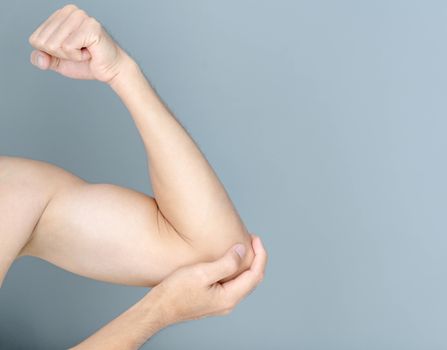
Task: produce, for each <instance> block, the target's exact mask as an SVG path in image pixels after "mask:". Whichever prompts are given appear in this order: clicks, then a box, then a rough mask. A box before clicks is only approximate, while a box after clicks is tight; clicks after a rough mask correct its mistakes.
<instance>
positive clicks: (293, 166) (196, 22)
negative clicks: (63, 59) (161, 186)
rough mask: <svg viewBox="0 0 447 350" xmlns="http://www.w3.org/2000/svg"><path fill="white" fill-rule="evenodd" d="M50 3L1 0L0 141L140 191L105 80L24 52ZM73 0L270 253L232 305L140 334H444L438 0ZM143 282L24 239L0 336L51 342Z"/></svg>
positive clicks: (110, 313)
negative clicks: (66, 71) (155, 96)
mask: <svg viewBox="0 0 447 350" xmlns="http://www.w3.org/2000/svg"><path fill="white" fill-rule="evenodd" d="M65 4H66V2H63V1H49V0H46V1H14V2H12V1H8V2H1V3H0V45H1V51H0V77H1V80H0V153H1V154H6V155H14V156H22V157H29V158H33V159H39V160H44V161H47V162H51V163H54V164H57V165H58V166H61V167H63V168H65V169H67V170H69V171H72V172H74V173H75V174H77V175H78V176H81V177H83V178H84V179H86V180H88V181H91V182H109V183H115V184H118V185H122V186H126V187H130V188H134V189H137V190H140V191H143V192H146V193H148V194H152V190H151V188H150V182H149V178H148V174H147V168H146V160H145V153H144V148H143V144H142V142H141V140H140V137H139V135H138V132H137V129H136V128H135V126H134V124H133V121H132V119H131V118H130V116H129V114H128V112H127V110H126V109H125V107H124V106H123V105H122V103H121V101H120V100H119V99H118V97H117V96H115V95H114V93H113V91H112V90H111V89H109V88H108V87H107V86H105V85H102V84H101V83H99V82H95V81H81V80H71V79H68V78H65V77H62V76H59V75H57V74H56V73H54V72H50V71H47V72H44V71H40V70H39V69H37V68H35V67H33V66H32V65H31V64H30V63H29V54H30V52H31V50H32V49H31V47H30V45H29V44H28V41H27V39H28V36H29V35H30V34H31V33H32V32H33V31H34V30H35V28H37V26H38V25H39V24H40V23H41V22H43V21H44V20H45V19H46V18H47V17H48V16H49V15H50V14H51V13H52V12H53V11H55V10H56V9H57V8H59V7H61V6H63V5H65ZM75 4H77V5H78V6H79V7H81V8H83V9H85V10H86V11H87V12H88V13H89V14H90V15H91V16H94V17H96V18H97V19H98V20H99V21H100V22H101V23H102V24H103V25H104V26H105V28H106V29H107V30H108V31H109V32H110V33H111V34H112V36H113V37H114V38H115V39H116V40H117V41H118V42H119V43H120V45H121V46H122V47H123V48H124V49H125V50H127V51H128V52H129V53H130V54H131V55H132V56H133V57H134V58H135V59H136V60H137V61H138V62H139V63H140V65H141V66H142V68H143V70H144V71H145V73H146V74H147V76H148V77H149V78H150V80H151V82H152V84H153V85H154V86H155V88H156V89H157V91H158V92H159V94H160V95H161V97H162V98H163V100H164V101H165V102H166V103H167V104H168V106H169V107H170V108H171V109H172V110H173V112H174V113H175V114H176V117H177V118H178V119H179V120H180V121H181V122H182V123H183V125H184V126H185V127H186V128H187V130H188V131H189V132H190V134H191V135H192V136H193V138H194V139H195V140H196V141H197V143H198V144H199V145H200V147H201V149H202V150H203V152H204V153H205V154H206V156H207V158H208V160H209V161H210V163H211V164H212V166H213V167H214V168H215V170H216V171H217V173H218V175H219V177H220V178H221V180H222V181H223V183H224V185H225V187H226V188H227V190H228V192H229V194H230V196H231V198H232V200H233V201H234V203H235V205H236V207H237V209H238V210H239V212H240V214H241V216H242V218H243V219H244V221H245V223H246V225H247V227H248V228H249V229H250V230H251V231H252V232H255V233H257V234H259V235H260V236H262V237H263V239H264V242H265V245H266V247H267V249H268V251H269V254H270V263H269V266H268V269H267V275H266V278H265V280H264V283H263V284H262V285H261V286H259V288H258V289H257V290H256V291H255V292H254V293H253V294H252V295H251V296H250V297H249V298H247V299H246V300H244V301H243V302H242V303H241V304H240V305H239V306H238V308H237V309H236V310H235V311H234V312H233V313H232V314H231V315H229V316H228V317H221V318H218V317H215V318H208V319H203V320H200V321H193V322H189V323H183V324H179V325H175V326H171V327H169V328H167V329H165V330H163V331H162V332H160V333H159V334H157V335H156V336H155V337H153V338H152V339H151V340H150V342H149V343H147V344H146V345H145V347H144V348H145V349H182V348H188V349H216V350H217V349H220V350H223V349H229V348H231V349H273V348H275V349H343V350H346V349H356V350H358V349H365V350H366V349H406V350H410V349H445V348H446V347H447V332H445V329H446V324H447V299H446V295H447V282H446V278H447V274H446V272H447V271H446V266H447V256H446V246H447V236H446V234H447V186H446V179H447V166H446V146H447V139H446V128H447V121H446V117H447V99H446V92H447V91H446V90H447V74H446V62H447V48H446V34H447V3H446V2H445V1H395V0H377V1H345V0H342V1H331V0H327V1H322V0H312V1H311V0H309V1H293V0H290V1H287V0H280V1H273V0H271V1H254V0H251V1H247V0H239V1H237V0H231V1H181V0H178V1H161V0H160V1H126V2H124V1H78V2H75ZM0 215H1V213H0ZM146 291H147V289H145V288H135V287H126V286H118V285H112V284H107V283H101V282H97V281H93V280H90V279H86V278H83V277H79V276H76V275H74V274H71V273H69V272H66V271H63V270H60V269H58V268H57V267H54V266H52V265H50V264H48V263H46V262H43V261H39V260H37V259H34V258H30V257H26V258H22V259H20V260H18V261H17V262H16V263H15V264H14V265H13V267H12V268H11V270H10V271H9V274H8V275H7V277H6V280H5V283H4V287H3V288H2V289H1V290H0V348H1V349H62V348H67V347H69V346H72V345H74V344H76V343H77V342H79V341H81V340H82V339H84V338H86V337H87V336H89V335H90V334H91V333H93V332H94V331H95V330H96V329H98V328H99V327H100V326H102V325H104V324H105V323H107V322H108V321H110V320H111V319H112V318H114V317H116V316H117V315H118V314H119V313H121V312H122V311H124V310H125V309H126V308H128V307H129V306H130V305H132V304H133V303H134V302H136V301H137V300H138V299H139V298H140V297H141V296H142V295H144V294H145V293H146Z"/></svg>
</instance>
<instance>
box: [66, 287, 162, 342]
mask: <svg viewBox="0 0 447 350" xmlns="http://www.w3.org/2000/svg"><path fill="white" fill-rule="evenodd" d="M162 310H163V309H162V306H161V305H160V303H159V299H158V298H157V296H155V295H153V294H151V293H149V294H147V295H146V296H145V297H143V298H142V299H141V300H140V301H138V302H137V303H136V304H134V305H133V306H132V307H131V308H129V309H128V310H126V311H125V312H123V313H122V314H121V315H119V316H118V317H117V318H115V319H114V320H113V321H111V322H109V323H108V324H107V325H105V326H104V327H102V328H101V329H99V330H98V331H97V332H96V333H94V334H93V335H91V336H90V337H89V338H87V339H85V340H84V341H83V342H82V343H80V344H78V345H77V346H75V347H74V348H72V350H90V349H98V350H101V349H107V350H114V349H119V350H134V349H139V348H140V347H141V346H142V345H143V344H144V343H145V342H146V341H147V340H148V339H149V338H150V337H151V336H152V335H154V334H155V333H157V332H158V331H159V330H161V329H162V328H164V327H166V326H167V325H168V324H167V323H166V321H165V317H164V313H163V311H162Z"/></svg>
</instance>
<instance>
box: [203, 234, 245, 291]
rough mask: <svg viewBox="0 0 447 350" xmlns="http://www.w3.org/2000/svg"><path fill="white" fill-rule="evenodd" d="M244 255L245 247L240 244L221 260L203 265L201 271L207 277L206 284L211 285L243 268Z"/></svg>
mask: <svg viewBox="0 0 447 350" xmlns="http://www.w3.org/2000/svg"><path fill="white" fill-rule="evenodd" d="M244 255H245V247H244V245H243V244H240V243H238V244H236V245H234V246H233V247H232V248H230V249H229V250H228V251H227V252H226V253H225V255H224V256H223V257H221V258H220V259H218V260H215V261H212V262H208V263H203V264H202V265H201V269H202V271H203V273H204V276H205V283H206V284H208V285H211V284H213V283H216V282H218V281H220V280H222V279H224V278H225V277H228V276H231V275H232V274H234V273H236V272H237V270H238V269H239V267H240V266H241V263H242V259H243V257H244Z"/></svg>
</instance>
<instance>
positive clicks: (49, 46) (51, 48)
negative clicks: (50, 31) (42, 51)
mask: <svg viewBox="0 0 447 350" xmlns="http://www.w3.org/2000/svg"><path fill="white" fill-rule="evenodd" d="M45 48H46V49H47V50H49V51H56V50H57V49H58V48H59V47H58V45H57V44H56V43H54V42H49V43H46V44H45Z"/></svg>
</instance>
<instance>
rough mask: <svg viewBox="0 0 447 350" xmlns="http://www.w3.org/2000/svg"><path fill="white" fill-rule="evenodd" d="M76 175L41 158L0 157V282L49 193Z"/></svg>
mask: <svg viewBox="0 0 447 350" xmlns="http://www.w3.org/2000/svg"><path fill="white" fill-rule="evenodd" d="M74 183H84V180H82V179H81V178H79V177H77V176H76V175H74V174H72V173H70V172H68V171H66V170H64V169H62V168H61V167H58V166H56V165H54V164H50V163H47V162H44V161H39V160H34V159H30V158H24V157H11V156H1V157H0V241H1V242H2V243H1V244H0V285H1V282H2V280H3V278H4V276H5V275H6V273H7V271H8V269H9V267H10V266H11V264H12V263H13V261H14V260H15V259H16V258H17V257H19V256H21V252H22V249H23V248H24V247H25V246H26V244H27V242H28V241H29V239H30V237H31V235H32V233H33V231H34V228H35V227H36V225H37V223H38V222H39V220H40V217H41V216H42V214H43V212H44V211H45V208H46V207H47V205H48V203H49V202H50V200H51V198H52V196H53V195H54V194H55V193H56V192H57V191H58V190H59V189H61V188H64V187H69V185H70V184H74Z"/></svg>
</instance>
